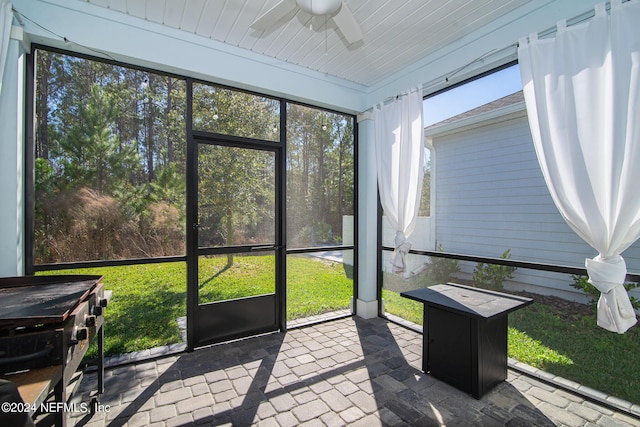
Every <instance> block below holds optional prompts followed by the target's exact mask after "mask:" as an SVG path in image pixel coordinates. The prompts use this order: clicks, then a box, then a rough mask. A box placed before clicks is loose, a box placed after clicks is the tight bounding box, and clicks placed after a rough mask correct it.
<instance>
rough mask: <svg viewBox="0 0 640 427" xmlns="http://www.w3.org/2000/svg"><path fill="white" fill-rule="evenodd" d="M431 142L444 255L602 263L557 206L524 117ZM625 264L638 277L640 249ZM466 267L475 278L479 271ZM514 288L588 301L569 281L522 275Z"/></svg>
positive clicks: (455, 132) (626, 255) (484, 124)
mask: <svg viewBox="0 0 640 427" xmlns="http://www.w3.org/2000/svg"><path fill="white" fill-rule="evenodd" d="M434 132H437V130H435V131H434ZM431 138H432V143H433V146H434V148H435V154H434V157H435V161H434V163H435V176H434V179H435V193H434V194H433V195H432V197H435V215H434V218H435V230H436V232H435V238H436V247H437V245H442V246H443V249H444V250H445V251H446V252H453V253H461V254H469V255H478V256H488V257H500V256H501V254H502V253H503V252H504V251H505V250H507V249H510V250H511V258H512V259H517V260H524V261H534V262H541V263H547V264H556V265H568V266H576V267H583V266H584V260H585V258H587V257H588V258H591V257H594V256H595V255H597V253H596V251H595V250H594V249H593V248H591V247H590V246H589V245H588V244H586V243H585V242H584V241H583V240H582V239H580V237H578V235H577V234H576V233H575V232H574V231H573V230H571V229H570V228H569V226H568V225H567V224H566V223H565V221H564V219H563V218H562V216H561V215H560V213H559V212H558V210H557V209H556V207H555V206H554V204H553V201H552V199H551V196H550V195H549V191H548V190H547V187H546V185H545V182H544V178H543V177H542V173H541V171H540V168H539V165H538V161H537V158H536V155H535V151H534V148H533V143H532V140H531V133H530V131H529V125H528V121H527V118H526V115H525V114H524V111H522V112H521V113H519V114H513V113H512V114H509V115H507V116H505V117H504V118H503V119H502V120H496V119H494V120H491V121H490V122H479V123H475V124H472V125H469V124H467V125H466V126H464V127H463V128H461V129H457V130H456V129H452V128H451V126H449V127H448V130H447V132H446V133H444V134H437V133H432V136H431ZM623 257H624V258H625V260H626V262H627V267H628V269H629V271H630V272H634V273H637V272H640V245H639V244H638V243H636V244H635V245H634V246H632V247H631V248H629V249H627V251H625V252H624V253H623ZM461 266H463V271H464V272H466V273H471V272H473V267H474V266H475V264H473V263H461ZM514 282H517V284H518V285H519V286H523V287H524V288H525V289H528V290H531V291H536V292H540V293H551V292H552V289H553V293H556V294H558V295H560V296H564V297H566V298H572V299H578V300H580V299H581V296H580V295H579V294H576V291H575V290H574V289H573V288H572V287H571V286H570V283H571V277H570V276H567V275H558V274H551V273H546V272H540V271H534V270H524V269H519V270H518V271H516V273H515V275H514ZM514 284H515V283H514ZM512 285H513V284H512ZM558 291H560V292H558Z"/></svg>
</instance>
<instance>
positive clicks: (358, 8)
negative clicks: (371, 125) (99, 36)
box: [80, 0, 529, 86]
mask: <svg viewBox="0 0 640 427" xmlns="http://www.w3.org/2000/svg"><path fill="white" fill-rule="evenodd" d="M80 1H87V2H89V3H92V4H95V5H98V6H101V7H105V8H109V9H113V10H116V11H119V12H122V13H126V14H129V15H131V16H134V17H137V18H141V19H144V20H148V21H151V22H155V23H159V24H163V25H166V26H168V27H172V28H177V29H180V30H183V31H187V32H190V33H194V34H197V35H200V36H202V37H207V38H210V39H213V40H217V41H220V42H223V43H227V44H229V45H232V46H236V47H239V48H242V49H246V50H249V51H253V52H256V53H259V54H263V55H266V56H269V57H273V58H277V59H279V60H282V61H285V62H288V63H292V64H297V65H299V66H302V67H305V68H309V69H312V70H316V71H319V72H322V73H325V74H328V75H332V76H336V77H339V78H342V79H345V80H348V81H352V82H356V83H360V84H363V85H366V86H372V85H375V84H376V83H377V82H379V81H381V80H382V79H384V78H386V77H388V76H390V75H392V74H393V73H395V72H396V71H398V70H401V69H402V68H403V67H407V66H409V65H410V64H412V63H414V62H415V61H418V60H420V59H421V58H423V57H425V56H427V55H429V54H430V53H433V52H434V51H436V50H437V49H439V48H442V47H443V46H446V45H447V44H448V43H451V42H454V41H456V40H458V39H460V38H462V37H464V36H465V35H467V34H469V33H471V32H473V31H474V30H477V29H478V28H480V27H482V26H484V25H486V24H488V23H490V22H491V21H493V20H495V19H497V18H499V17H500V16H502V15H504V14H506V13H508V12H510V11H512V10H514V9H516V8H518V7H520V6H522V5H523V4H525V3H527V2H528V1H529V0H402V1H400V0H393V1H389V0H345V1H344V3H345V4H346V5H347V6H348V8H349V9H350V10H351V12H352V13H353V15H354V17H355V19H356V21H357V22H358V23H359V24H360V26H361V28H362V31H363V33H364V39H363V40H362V41H361V42H356V43H354V44H351V45H348V44H347V42H346V41H345V39H344V37H343V36H342V34H341V33H340V32H339V31H338V30H337V28H336V25H335V23H334V22H333V20H331V19H325V18H324V17H312V16H311V15H309V14H307V13H305V12H303V11H301V10H298V11H294V12H291V13H289V14H288V15H287V16H286V17H285V18H283V19H281V20H280V21H278V22H277V23H276V24H275V25H273V26H272V27H270V28H269V29H267V30H263V31H261V30H256V29H253V28H251V24H252V22H253V21H255V20H256V18H258V17H259V16H261V15H262V14H263V13H265V12H266V11H268V10H269V9H270V8H271V7H273V6H274V5H275V4H277V3H278V1H279V0H80ZM480 53H482V52H479V54H480Z"/></svg>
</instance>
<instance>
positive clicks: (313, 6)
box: [296, 0, 342, 16]
mask: <svg viewBox="0 0 640 427" xmlns="http://www.w3.org/2000/svg"><path fill="white" fill-rule="evenodd" d="M296 3H297V4H298V7H299V8H300V9H302V10H304V11H305V12H307V13H310V14H311V15H316V16H324V15H333V14H334V13H336V12H337V11H338V9H340V6H341V5H342V0H296Z"/></svg>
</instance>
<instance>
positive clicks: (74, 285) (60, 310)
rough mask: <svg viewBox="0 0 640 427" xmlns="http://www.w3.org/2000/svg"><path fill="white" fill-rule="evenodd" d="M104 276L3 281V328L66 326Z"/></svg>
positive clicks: (0, 310)
mask: <svg viewBox="0 0 640 427" xmlns="http://www.w3.org/2000/svg"><path fill="white" fill-rule="evenodd" d="M101 279H102V276H49V277H40V276H27V277H14V278H2V279H0V328H7V327H16V326H30V325H37V324H49V323H59V322H64V321H65V320H66V319H67V317H68V316H69V314H70V313H71V312H72V311H73V309H74V308H75V307H76V306H77V305H78V304H79V303H80V302H81V301H83V300H84V299H85V298H86V297H87V295H89V293H90V292H91V291H92V290H93V288H94V287H95V286H96V285H97V284H98V283H99V282H100V280H101Z"/></svg>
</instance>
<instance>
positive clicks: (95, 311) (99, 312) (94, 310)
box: [91, 305, 102, 316]
mask: <svg viewBox="0 0 640 427" xmlns="http://www.w3.org/2000/svg"><path fill="white" fill-rule="evenodd" d="M91 311H92V313H93V314H94V315H96V316H102V307H100V306H99V305H96V306H95V307H93V308H92V309H91Z"/></svg>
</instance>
